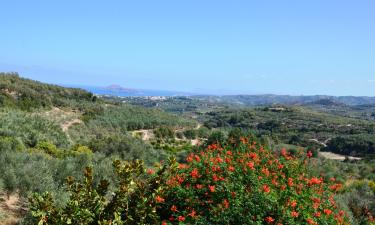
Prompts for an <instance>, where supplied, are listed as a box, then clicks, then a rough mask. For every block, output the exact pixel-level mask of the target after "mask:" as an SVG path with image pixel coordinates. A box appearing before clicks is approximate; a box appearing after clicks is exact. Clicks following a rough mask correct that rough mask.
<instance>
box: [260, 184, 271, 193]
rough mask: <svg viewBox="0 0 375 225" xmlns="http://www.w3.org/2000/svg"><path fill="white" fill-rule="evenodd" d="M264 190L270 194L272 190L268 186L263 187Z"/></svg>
mask: <svg viewBox="0 0 375 225" xmlns="http://www.w3.org/2000/svg"><path fill="white" fill-rule="evenodd" d="M262 189H263V191H264V192H265V193H269V192H270V191H271V188H270V187H269V186H268V185H267V184H265V185H263V187H262Z"/></svg>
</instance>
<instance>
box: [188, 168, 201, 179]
mask: <svg viewBox="0 0 375 225" xmlns="http://www.w3.org/2000/svg"><path fill="white" fill-rule="evenodd" d="M190 175H191V177H192V178H195V179H197V178H199V171H198V169H197V168H194V169H193V170H192V171H191V173H190Z"/></svg>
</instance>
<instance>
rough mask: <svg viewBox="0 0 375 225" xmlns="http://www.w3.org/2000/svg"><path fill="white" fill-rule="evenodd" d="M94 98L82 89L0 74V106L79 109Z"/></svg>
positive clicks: (15, 74)
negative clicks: (69, 107)
mask: <svg viewBox="0 0 375 225" xmlns="http://www.w3.org/2000/svg"><path fill="white" fill-rule="evenodd" d="M95 100H96V97H95V96H94V95H93V94H92V93H90V92H87V91H84V90H83V89H77V88H63V87H60V86H57V85H51V84H43V83H41V82H38V81H34V80H29V79H25V78H21V77H20V76H19V75H18V74H17V73H0V106H1V107H13V108H20V109H22V110H32V109H38V108H51V107H52V106H55V107H67V106H73V107H79V105H80V104H85V103H89V102H94V101H95Z"/></svg>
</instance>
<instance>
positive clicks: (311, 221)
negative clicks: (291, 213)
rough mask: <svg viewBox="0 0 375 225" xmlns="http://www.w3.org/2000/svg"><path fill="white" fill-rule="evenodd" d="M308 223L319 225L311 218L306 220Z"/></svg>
mask: <svg viewBox="0 0 375 225" xmlns="http://www.w3.org/2000/svg"><path fill="white" fill-rule="evenodd" d="M306 222H307V223H308V224H311V225H315V224H317V223H316V222H315V221H314V220H313V219H311V218H308V219H307V220H306Z"/></svg>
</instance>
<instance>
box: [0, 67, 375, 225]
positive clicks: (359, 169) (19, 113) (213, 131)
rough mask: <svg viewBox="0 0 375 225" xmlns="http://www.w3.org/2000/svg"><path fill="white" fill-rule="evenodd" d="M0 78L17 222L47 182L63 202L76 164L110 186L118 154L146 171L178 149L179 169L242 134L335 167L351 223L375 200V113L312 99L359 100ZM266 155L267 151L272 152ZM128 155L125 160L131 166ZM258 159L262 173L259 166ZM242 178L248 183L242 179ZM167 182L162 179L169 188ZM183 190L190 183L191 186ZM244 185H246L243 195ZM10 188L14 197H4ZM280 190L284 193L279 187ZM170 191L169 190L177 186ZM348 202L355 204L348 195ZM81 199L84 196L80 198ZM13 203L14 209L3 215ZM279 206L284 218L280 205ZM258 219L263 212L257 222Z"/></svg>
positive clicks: (2, 167)
mask: <svg viewBox="0 0 375 225" xmlns="http://www.w3.org/2000/svg"><path fill="white" fill-rule="evenodd" d="M0 84H1V86H0V87H1V88H0V90H1V91H0V93H1V94H0V97H1V105H0V125H1V126H0V172H1V173H0V196H2V197H1V199H3V200H1V199H0V206H4V207H5V206H7V205H9V202H12V201H13V200H14V199H15V198H16V199H17V204H13V203H12V204H11V205H12V207H13V205H14V207H15V208H12V210H11V211H7V210H8V209H6V207H5V208H4V207H1V208H0V221H2V220H4V221H13V222H14V221H17V220H19V219H20V218H21V217H25V218H26V219H25V221H22V223H23V224H33V223H32V222H30V221H29V220H31V221H32V219H31V215H30V214H29V212H30V209H28V208H27V207H25V206H26V205H27V197H29V196H30V195H31V194H32V193H36V194H42V193H44V192H46V191H48V192H49V193H51V195H52V197H53V199H54V203H53V205H54V207H57V208H56V212H57V211H60V210H63V209H64V205H65V204H66V203H67V202H69V199H70V197H71V196H70V195H69V192H68V191H67V188H68V187H67V184H66V178H67V177H68V176H72V177H75V178H76V179H78V180H79V179H81V178H82V176H83V175H82V174H81V172H82V171H84V170H85V168H86V167H87V166H91V167H92V168H94V172H93V177H92V179H93V180H92V182H93V185H96V184H99V183H100V180H102V179H106V180H108V182H109V184H110V185H109V186H108V187H107V188H108V191H109V192H108V193H114V192H115V191H116V190H117V189H116V188H117V186H116V185H118V179H119V174H118V173H116V170H114V169H113V162H114V161H115V160H120V162H124V161H133V163H136V162H137V161H134V160H137V159H141V160H143V161H144V162H145V168H144V170H142V171H143V172H145V171H149V173H152V171H153V170H149V169H150V168H151V167H152V166H153V165H155V163H156V165H159V166H162V165H163V164H160V162H161V161H162V162H170V161H168V160H167V159H168V158H169V157H176V158H177V162H178V163H181V165H182V166H181V168H182V169H183V168H184V166H183V165H185V163H187V162H189V161H190V158H189V156H190V155H191V154H192V153H197V154H198V153H199V154H201V153H200V152H199V151H201V150H202V151H203V150H204V149H207V148H210V147H209V146H220V145H223V146H226V148H227V150H230V149H231V150H233V149H236V148H237V145H238V144H240V143H242V142H243V140H244V139H243V137H246V138H249V139H251V140H253V141H254V143H258V144H259V145H257V146H256V147H257V149H258V150H259V151H260V152H259V153H263V152H262V149H263V148H264V149H267V151H268V150H269V151H272V152H274V153H278V152H282V151H287V152H288V153H287V154H290V155H293V156H295V154H297V153H298V152H299V153H301V154H307V153H309V152H310V151H311V154H312V156H314V157H315V158H314V159H313V160H312V161H313V162H314V163H315V164H319V165H320V166H319V167H314V166H311V168H310V167H309V170H308V171H307V172H308V173H309V174H310V175H311V176H323V175H321V174H325V175H324V176H323V177H322V179H325V180H329V178H332V177H336V178H337V179H338V180H339V181H340V182H342V183H343V184H345V185H344V186H345V192H342V193H338V199H337V201H338V202H339V204H340V205H341V206H342V207H344V209H345V211H346V212H347V213H348V218H349V220H350V221H352V223H353V224H356V223H355V222H356V221H367V220H368V216H363V215H362V214H363V213H367V211H363V210H365V209H370V211H371V210H372V208H371V207H372V206H373V204H374V201H373V199H374V198H373V197H374V193H372V189H371V187H372V186H371V185H372V184H373V181H374V180H375V177H374V174H375V167H374V161H373V160H374V158H373V153H374V149H373V146H375V140H374V138H373V137H374V134H375V123H374V121H371V120H368V119H365V118H356V117H352V118H350V117H349V116H347V115H339V114H335V113H332V112H331V111H323V110H318V109H315V108H314V107H316V106H319V107H321V108H322V109H323V108H325V107H323V106H326V108H329V107H348V108H349V109H351V108H352V107H363V106H350V107H349V106H346V105H343V104H342V103H336V101H333V100H332V101H331V100H324V99H321V100H318V101H316V102H312V103H310V104H308V105H294V104H292V105H280V104H279V105H274V104H273V105H270V106H256V107H248V106H245V105H241V104H240V105H238V104H231V103H226V102H216V101H212V100H210V99H201V98H196V97H115V96H111V97H108V96H105V97H103V96H96V95H93V94H92V93H90V92H87V91H84V90H81V89H75V88H64V87H60V86H56V85H50V84H44V83H40V82H37V81H33V80H29V79H24V78H22V77H20V76H18V75H17V74H6V73H2V74H1V76H0ZM366 109H368V112H370V111H371V110H369V108H366ZM348 112H351V111H348ZM353 112H354V111H353ZM195 145H198V146H195ZM218 149H219V150H220V148H218ZM239 149H242V148H239ZM258 150H257V151H258ZM321 150H325V151H332V152H335V153H338V154H342V155H340V156H339V157H344V158H345V155H353V156H359V157H360V158H361V160H360V161H350V160H345V161H344V162H341V161H334V160H330V159H324V158H321V157H319V156H318V155H319V151H321ZM220 151H221V150H220ZM246 151H251V150H249V149H247V150H246ZM214 154H219V155H220V154H221V153H220V152H217V153H214ZM219 155H215V158H217V157H218V156H219ZM309 155H310V153H309ZM320 155H322V154H320ZM323 155H324V154H323ZM202 157H203V155H202ZM238 157H242V156H238ZM264 157H265V158H267V157H269V154H268V153H267V154H266V155H264ZM195 159H196V158H195ZM273 160H277V158H273ZM115 162H116V161H115ZM177 162H176V163H177ZM300 162H301V161H299V159H296V161H295V163H297V164H298V163H300ZM124 163H125V162H124ZM225 163H227V162H225ZM125 164H126V163H125ZM125 164H124V167H121V168H128V169H129V168H130V167H128V166H125ZM115 165H116V164H115ZM126 165H127V164H126ZM137 165H138V164H137ZM223 165H224V164H223ZM200 166H203V165H200ZM236 166H242V165H241V164H239V165H237V164H236ZM137 168H140V167H137ZM211 168H213V167H211ZM117 169H118V168H117ZM216 169H217V168H216V167H215V170H216ZM258 169H259V171H258V172H259V173H262V171H263V170H262V168H261V167H259V168H258ZM137 171H138V172H139V173H143V172H142V171H141V170H137ZM161 171H163V170H161ZM239 171H240V170H239ZM138 172H137V173H138ZM191 172H192V171H189V172H188V174H190V173H191ZM201 172H203V170H202V171H201ZM201 172H200V173H201ZM258 172H257V173H258ZM123 173H126V172H124V171H123ZM161 173H164V172H161ZM181 173H182V174H183V172H182V171H181ZM86 175H88V174H87V173H86ZM253 175H254V176H255V174H253ZM310 175H309V176H310ZM134 176H138V175H134ZM166 176H167V175H166ZM184 176H185V175H184ZM229 177H231V176H229ZM239 177H240V176H238V178H239ZM143 178H144V176H143V175H142V176H141V177H138V178H137V179H139V180H137V182H140V183H139V184H143V182H145V180H143ZM120 179H121V178H120ZM152 179H153V178H152ZM161 179H164V178H161ZM215 179H217V178H215ZM228 179H234V178H228ZM236 179H237V178H236ZM236 179H234V180H236ZM269 181H270V182H271V180H269ZM158 182H159V181H158ZM194 182H195V181H194ZM202 182H211V180H210V179H209V180H208V181H207V180H202ZM236 182H237V183H241V182H245V181H244V180H242V181H240V180H236ZM271 183H272V182H271ZM229 184H231V182H229V183H228V185H229ZM244 184H246V185H249V183H247V181H246V182H245V183H244ZM259 184H260V183H259ZM210 185H212V184H211V183H210ZM225 185H227V184H225ZM257 185H258V184H257ZM262 185H263V184H262ZM267 185H268V183H267ZM272 185H273V184H272ZM167 186H168V187H167ZM167 186H165V188H173V186H169V185H167ZM217 187H218V188H219V187H220V186H217ZM223 187H224V186H223ZM225 187H227V186H225ZM259 187H261V186H259ZM228 188H235V187H229V186H228ZM236 188H237V187H236ZM170 190H172V189H170ZM181 190H182V191H184V192H185V191H187V192H186V193H190V191H191V190H189V189H186V190H185V189H181ZM233 190H234V189H233ZM172 191H174V190H172ZM186 193H185V194H186ZM249 193H250V192H249ZM249 193H247V192H243V194H244V196H248V194H249ZM260 194H261V193H260ZM7 196H10V198H11V199H13V200H12V201H10V200H9V199H7ZM168 196H169V195H168ZM168 196H166V198H167V197H168ZM197 196H200V195H197ZM259 196H263V195H259ZM280 196H283V194H282V193H281V192H280ZM358 196H362V199H360V198H358ZM109 197H110V196H109V195H108V196H105V198H109ZM248 197H249V196H248ZM263 197H264V196H263ZM168 198H173V195H170V196H169V197H168ZM200 198H201V197H200ZM37 199H39V200H41V199H40V198H37ZM34 200H35V199H34ZM39 200H35V201H39ZM44 200H46V201H47V200H48V199H44ZM102 200H103V199H102ZM109 200H110V199H105V200H103V202H102V203H100V204H104V205H105V204H107V203H106V202H107V201H109ZM222 200H223V199H221V197H220V201H222ZM362 200H363V201H362ZM280 201H281V200H280ZM352 202H354V203H355V206H353V205H350V204H352ZM253 203H254V202H253ZM253 203H249V204H253ZM34 204H36V202H34ZM166 204H167V203H166ZM168 204H170V203H168ZM218 204H219V203H218ZM236 204H237V203H236ZM238 204H241V200H239V202H238ZM35 207H38V206H35ZM169 207H170V206H169ZM184 207H185V206H184ZM186 207H188V206H186ZM364 207H365V208H364ZM366 207H367V208H366ZM8 208H9V207H8ZM219 208H220V207H219ZM34 209H35V208H34ZM65 209H66V210H69V208H65ZM81 209H84V206H82V208H79V209H78V208H77V210H81ZM43 210H44V209H43ZM238 210H241V209H240V208H238ZM270 212H271V211H270ZM9 213H11V217H7V216H6V215H7V214H9ZM181 213H182V212H181ZM253 213H254V212H253ZM275 213H276V211H275ZM9 215H10V214H9ZM165 215H169V214H160V215H159V216H160V218H165ZM176 215H177V214H176ZM239 215H242V214H241V213H240V214H239ZM277 215H279V216H280V218H283V219H287V218H284V217H283V216H282V215H281V214H279V211H277ZM366 215H367V214H366ZM178 216H182V214H181V215H180V214H178ZM275 216H276V214H275ZM110 217H111V216H109V217H108V218H110ZM202 218H203V217H202ZM208 219H209V218H208ZM261 220H264V218H262V219H260V220H259V222H260V221H261ZM353 221H354V222H353ZM0 224H1V223H0Z"/></svg>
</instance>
